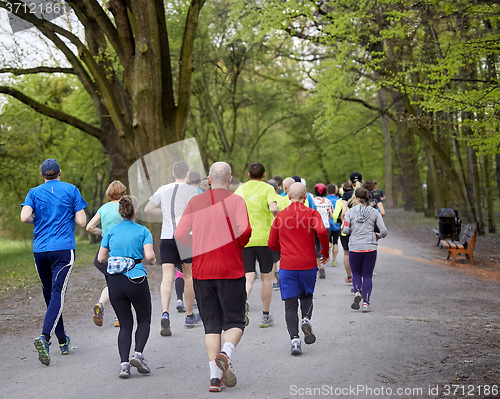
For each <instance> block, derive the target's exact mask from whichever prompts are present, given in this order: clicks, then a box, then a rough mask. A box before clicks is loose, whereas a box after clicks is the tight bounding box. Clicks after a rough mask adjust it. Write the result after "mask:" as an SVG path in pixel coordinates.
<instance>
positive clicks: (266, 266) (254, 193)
mask: <svg viewBox="0 0 500 399" xmlns="http://www.w3.org/2000/svg"><path fill="white" fill-rule="evenodd" d="M248 177H249V178H250V180H249V181H247V182H246V183H244V184H242V185H241V186H240V187H238V189H237V190H236V191H235V194H237V195H239V196H241V197H243V199H244V200H245V203H246V205H247V210H248V217H249V219H250V226H251V227H252V236H251V237H250V241H249V242H248V244H247V245H246V246H245V248H243V263H244V264H245V277H246V290H247V300H248V298H249V297H250V293H251V292H252V288H253V283H254V282H255V261H256V260H258V261H259V267H260V278H261V281H262V288H261V299H262V320H261V322H260V324H259V326H260V327H262V328H265V327H269V326H270V325H271V324H272V323H273V318H272V317H271V316H270V315H269V309H270V307H271V297H272V292H273V291H272V286H271V272H272V269H273V252H272V251H271V249H269V247H268V246H267V240H268V239H269V232H270V231H271V224H272V222H273V215H274V216H276V215H277V214H278V212H279V209H278V206H277V205H276V196H275V191H274V189H273V187H272V186H270V185H269V184H267V183H266V182H265V181H263V180H264V178H265V177H266V169H265V168H264V165H262V164H261V163H258V162H255V163H253V164H251V165H250V167H249V168H248ZM245 316H246V317H245V324H248V303H247V308H246V314H245Z"/></svg>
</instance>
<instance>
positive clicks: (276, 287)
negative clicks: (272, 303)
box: [273, 283, 280, 291]
mask: <svg viewBox="0 0 500 399" xmlns="http://www.w3.org/2000/svg"><path fill="white" fill-rule="evenodd" d="M279 290H280V285H279V284H278V283H273V291H279Z"/></svg>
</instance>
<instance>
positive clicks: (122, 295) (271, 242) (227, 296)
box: [21, 159, 387, 392]
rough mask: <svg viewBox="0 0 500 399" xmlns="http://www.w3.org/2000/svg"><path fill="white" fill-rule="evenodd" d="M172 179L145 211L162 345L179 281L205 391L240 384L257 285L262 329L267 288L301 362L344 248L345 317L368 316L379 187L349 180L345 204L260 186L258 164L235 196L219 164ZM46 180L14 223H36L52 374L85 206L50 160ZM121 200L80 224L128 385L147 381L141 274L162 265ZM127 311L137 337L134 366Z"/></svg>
mask: <svg viewBox="0 0 500 399" xmlns="http://www.w3.org/2000/svg"><path fill="white" fill-rule="evenodd" d="M172 175H173V180H174V182H173V183H169V184H166V185H164V186H161V187H159V188H158V189H157V190H156V192H154V193H153V195H151V197H150V198H149V202H148V203H147V204H146V206H145V208H144V211H145V212H146V213H147V214H151V215H157V216H158V217H161V220H162V229H161V236H160V253H159V260H160V263H161V265H162V273H163V276H162V281H161V286H160V298H161V306H162V315H161V317H160V320H159V321H160V323H159V324H160V334H161V335H162V336H170V335H172V326H171V322H170V313H169V305H170V296H171V290H172V285H174V277H175V280H176V283H175V286H176V291H177V307H176V309H177V311H186V318H185V323H184V325H185V327H187V328H192V327H194V326H195V325H197V324H200V323H201V322H202V323H203V326H204V330H205V347H206V353H207V358H208V365H209V371H210V385H209V391H211V392H218V391H220V390H221V389H222V387H223V386H226V387H232V386H234V385H236V381H237V379H236V375H235V373H234V369H233V367H232V361H231V359H232V357H233V352H234V350H235V348H236V346H237V345H238V343H239V341H240V339H241V337H242V335H243V331H244V329H245V326H247V325H248V324H249V318H248V309H249V305H248V298H249V296H250V295H251V292H252V289H253V285H254V282H255V280H256V276H257V275H259V277H260V280H261V302H262V316H261V317H260V320H259V326H260V327H261V328H268V327H270V326H271V325H273V322H274V319H273V315H271V314H270V307H271V299H272V292H273V287H274V288H275V289H279V290H280V294H281V299H282V301H283V302H284V308H285V321H286V326H287V330H288V333H289V335H290V353H291V354H292V355H299V354H301V353H302V345H301V343H302V341H301V339H300V333H299V331H300V330H301V331H302V334H303V338H304V342H305V343H306V344H312V343H314V342H315V341H316V336H315V334H314V333H313V329H312V323H311V319H312V312H313V294H314V289H315V285H316V279H317V278H320V279H324V278H326V272H325V265H326V264H327V262H328V261H329V259H330V257H331V258H332V262H331V265H332V266H335V265H336V262H335V259H336V256H337V252H338V245H337V243H338V240H339V238H340V241H341V244H342V247H343V250H344V266H345V270H346V274H347V276H346V282H347V283H348V284H350V285H352V291H353V294H354V295H353V303H352V305H351V308H352V309H355V310H357V309H360V308H361V307H362V311H363V312H369V311H370V308H369V304H370V295H371V291H372V274H373V270H374V266H375V261H376V254H377V251H376V249H377V241H378V240H379V239H380V238H383V237H385V236H386V235H387V229H386V227H385V225H384V222H383V219H382V215H383V212H385V211H384V210H383V206H380V205H378V204H379V203H381V202H382V201H383V193H381V192H380V191H376V190H377V187H376V183H375V184H374V182H369V183H368V184H365V185H363V181H362V176H361V174H360V173H357V172H355V173H353V174H351V176H350V181H349V182H347V183H344V184H343V186H342V187H343V190H341V191H343V193H342V194H341V193H340V192H339V189H338V187H337V186H336V185H334V184H328V185H325V184H324V183H318V184H316V185H315V187H314V195H312V194H311V193H308V192H307V190H306V184H305V181H304V180H303V179H301V178H300V177H299V176H292V177H287V178H285V179H283V178H282V177H281V176H280V175H276V176H274V177H273V178H272V179H269V180H267V179H266V173H265V167H264V166H263V165H262V164H260V163H258V162H256V163H253V164H251V165H250V166H249V169H248V178H249V180H248V181H247V182H245V183H243V184H241V185H239V186H238V187H234V184H232V182H233V177H232V171H231V167H230V166H229V165H228V164H227V163H225V162H215V163H214V164H213V165H212V166H211V168H210V171H209V174H208V177H207V179H206V182H203V181H201V176H200V174H199V173H197V172H191V173H190V171H189V166H188V164H187V163H186V162H184V161H178V162H175V163H174V164H173V166H172ZM41 176H42V177H43V179H44V184H42V185H40V186H38V187H36V188H33V189H31V190H30V191H29V193H28V195H27V197H26V199H25V201H24V202H23V203H22V206H23V209H22V211H21V220H22V221H23V222H25V223H34V243H33V251H34V256H35V263H36V267H37V271H38V274H39V276H40V280H41V282H42V286H43V294H44V298H45V301H46V303H47V312H46V315H45V320H44V326H43V329H42V335H41V336H40V337H38V338H37V339H36V340H35V347H36V349H37V351H38V355H39V360H40V361H41V362H42V363H43V364H45V365H49V364H50V355H49V344H50V338H51V336H52V335H54V334H55V335H56V337H57V338H58V340H59V348H60V352H61V353H62V354H66V353H68V351H69V349H70V338H69V337H68V336H67V335H66V332H65V330H64V325H63V321H62V316H61V314H62V307H63V302H64V295H65V291H66V286H67V282H68V279H69V275H70V273H71V269H72V267H73V260H74V249H75V240H74V230H75V222H76V223H77V224H78V225H80V226H85V225H86V217H85V213H84V208H85V207H86V205H87V204H86V203H85V201H84V200H83V198H82V197H81V195H80V193H79V191H78V189H77V188H76V187H74V186H73V185H71V184H68V183H63V182H61V181H60V176H61V171H60V168H59V165H58V163H57V162H56V161H55V160H53V159H48V160H46V161H45V162H44V163H43V164H42V167H41ZM199 186H201V187H203V186H204V187H205V188H206V190H205V191H203V190H202V189H200V188H199ZM125 193H126V187H125V186H124V185H123V184H122V183H121V182H119V181H114V182H112V183H111V184H110V186H109V187H108V190H107V191H106V195H107V197H108V199H109V202H107V203H106V204H104V205H103V206H102V207H101V208H99V210H98V212H97V213H96V215H95V216H94V217H93V218H92V219H91V220H90V222H89V223H88V225H87V230H88V231H89V232H91V233H93V234H96V235H101V236H102V240H101V244H100V246H99V250H98V252H97V254H96V259H95V261H94V263H95V266H96V267H97V268H98V269H99V270H100V271H101V272H102V273H103V274H104V276H105V279H106V287H105V288H104V289H103V291H102V293H101V296H100V298H99V300H98V302H97V303H96V305H95V306H94V315H93V320H94V323H95V324H96V325H98V326H101V325H102V324H103V316H104V305H105V303H106V302H107V301H108V300H109V301H110V303H111V305H112V307H113V310H114V311H115V314H116V316H117V319H116V320H115V325H117V326H119V328H120V330H119V333H118V351H119V355H120V359H121V364H120V369H119V376H120V377H121V378H128V377H129V376H130V372H131V366H132V367H135V368H137V371H138V372H139V373H141V374H147V373H149V372H150V368H149V366H148V365H147V363H146V360H145V359H144V355H143V350H144V347H145V346H146V343H147V340H148V337H149V334H150V324H151V318H152V315H151V309H152V306H151V294H150V288H149V285H148V280H147V273H146V268H145V264H155V263H157V259H156V255H155V253H154V250H153V238H152V235H151V233H150V231H149V230H148V229H147V228H146V227H144V226H141V225H140V224H138V223H136V218H137V215H138V211H139V204H138V203H137V200H136V199H135V198H134V197H131V196H128V195H126V194H125ZM377 196H378V197H377ZM99 224H100V226H101V227H100V228H99V227H98V225H99ZM330 254H331V255H330ZM361 301H362V302H363V303H362V305H360V303H361ZM132 307H133V308H134V310H135V314H136V319H137V328H136V332H135V343H134V345H135V346H134V353H133V354H132V356H130V350H131V347H132V334H133V324H134V320H133V313H132ZM196 307H197V308H198V313H196V312H195V309H196ZM299 307H300V317H299Z"/></svg>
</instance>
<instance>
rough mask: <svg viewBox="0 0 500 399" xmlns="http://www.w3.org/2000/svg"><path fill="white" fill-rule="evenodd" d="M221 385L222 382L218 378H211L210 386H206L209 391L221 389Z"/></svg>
mask: <svg viewBox="0 0 500 399" xmlns="http://www.w3.org/2000/svg"><path fill="white" fill-rule="evenodd" d="M222 387H223V384H222V381H221V379H220V378H212V379H211V380H210V388H208V390H209V391H210V392H220V391H222Z"/></svg>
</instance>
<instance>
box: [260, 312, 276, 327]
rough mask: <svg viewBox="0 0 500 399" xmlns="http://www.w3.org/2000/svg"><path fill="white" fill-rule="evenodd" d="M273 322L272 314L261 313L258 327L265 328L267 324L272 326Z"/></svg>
mask: <svg viewBox="0 0 500 399" xmlns="http://www.w3.org/2000/svg"><path fill="white" fill-rule="evenodd" d="M273 322H274V319H273V316H271V315H268V314H263V315H262V320H261V321H260V324H259V327H260V328H267V327H269V326H272V325H273Z"/></svg>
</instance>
